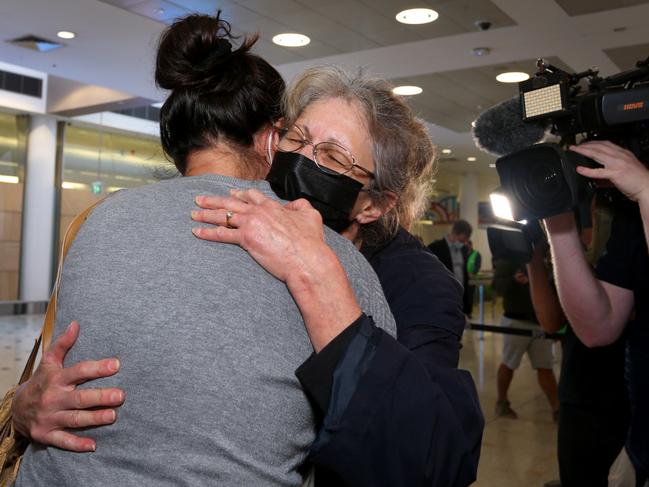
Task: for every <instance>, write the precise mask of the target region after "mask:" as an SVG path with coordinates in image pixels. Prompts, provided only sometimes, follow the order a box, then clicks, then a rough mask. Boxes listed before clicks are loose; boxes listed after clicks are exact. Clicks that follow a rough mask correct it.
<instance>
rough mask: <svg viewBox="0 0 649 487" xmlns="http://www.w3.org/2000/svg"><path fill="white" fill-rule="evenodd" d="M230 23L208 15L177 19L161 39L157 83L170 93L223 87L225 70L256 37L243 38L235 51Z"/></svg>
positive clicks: (246, 49)
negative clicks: (183, 89)
mask: <svg viewBox="0 0 649 487" xmlns="http://www.w3.org/2000/svg"><path fill="white" fill-rule="evenodd" d="M231 39H234V36H233V35H232V34H231V27H230V24H229V23H228V22H227V21H225V20H222V19H221V18H220V12H219V14H218V15H217V16H216V17H211V16H207V15H189V16H187V17H184V18H182V19H179V20H177V21H176V22H174V24H172V25H171V26H170V27H169V28H168V29H167V30H166V31H165V32H164V33H163V34H162V37H161V38H160V45H159V47H158V55H157V58H156V71H155V81H156V84H157V85H158V86H159V87H161V88H163V89H167V90H175V89H180V88H192V87H196V86H198V85H207V84H213V85H218V84H220V83H219V81H220V78H221V76H222V73H223V71H224V67H226V65H227V64H228V62H229V61H230V60H231V59H232V58H233V57H240V56H241V55H242V54H244V53H246V52H248V51H249V50H250V48H251V47H252V45H253V44H254V43H255V42H256V41H257V37H254V38H252V39H244V42H243V44H242V45H241V47H239V49H237V50H235V51H232V43H231V42H230V40H231Z"/></svg>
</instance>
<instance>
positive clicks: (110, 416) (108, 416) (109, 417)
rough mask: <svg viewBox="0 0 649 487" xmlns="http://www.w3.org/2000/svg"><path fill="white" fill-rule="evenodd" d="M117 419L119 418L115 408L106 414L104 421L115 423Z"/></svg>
mask: <svg viewBox="0 0 649 487" xmlns="http://www.w3.org/2000/svg"><path fill="white" fill-rule="evenodd" d="M115 419H117V415H116V414H115V411H114V410H113V409H111V410H110V411H106V413H105V414H104V423H114V422H115Z"/></svg>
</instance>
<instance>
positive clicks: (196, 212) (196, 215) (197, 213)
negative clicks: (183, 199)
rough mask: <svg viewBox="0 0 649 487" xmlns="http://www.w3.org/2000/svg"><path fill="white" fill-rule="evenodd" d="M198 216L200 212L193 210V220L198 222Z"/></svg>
mask: <svg viewBox="0 0 649 487" xmlns="http://www.w3.org/2000/svg"><path fill="white" fill-rule="evenodd" d="M198 215H200V211H198V210H192V219H193V220H197V219H198Z"/></svg>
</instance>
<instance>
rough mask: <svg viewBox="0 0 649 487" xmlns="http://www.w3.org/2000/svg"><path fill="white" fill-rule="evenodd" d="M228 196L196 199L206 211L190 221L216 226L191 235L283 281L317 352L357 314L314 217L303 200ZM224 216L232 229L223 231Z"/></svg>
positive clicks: (255, 194) (247, 193) (249, 193)
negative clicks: (226, 246)
mask: <svg viewBox="0 0 649 487" xmlns="http://www.w3.org/2000/svg"><path fill="white" fill-rule="evenodd" d="M233 196H234V197H232V198H225V197H220V196H200V197H198V198H197V200H196V203H197V204H198V205H199V206H201V207H202V208H211V209H204V210H202V211H200V210H197V211H194V212H193V213H192V218H193V219H194V220H195V221H200V222H205V223H211V224H215V225H218V226H216V227H211V228H207V227H198V228H195V229H194V230H193V232H194V235H196V236H197V237H199V238H203V239H206V240H213V241H217V242H224V243H232V244H237V245H239V246H240V247H242V248H243V249H244V250H246V251H248V253H250V255H251V257H252V258H253V259H255V260H256V261H257V262H258V263H259V265H261V266H262V267H263V268H264V269H266V270H267V271H268V272H270V273H271V274H272V275H274V276H275V277H276V278H278V279H280V280H281V281H284V282H285V283H286V285H287V287H288V289H289V292H290V293H291V295H292V296H293V299H295V301H296V303H297V305H298V307H299V308H300V311H301V313H302V317H303V318H304V322H305V326H306V329H307V332H308V334H309V338H310V339H311V343H312V344H313V348H314V349H315V351H316V352H319V351H320V350H321V349H322V348H323V347H325V346H326V345H327V344H328V343H329V342H330V341H331V340H333V339H334V338H335V337H336V336H337V335H338V334H339V333H340V332H342V331H343V330H344V329H345V328H347V326H349V325H350V324H351V323H353V322H354V321H355V320H356V319H357V318H358V317H359V316H360V314H361V309H360V307H359V305H358V303H357V302H356V297H355V296H354V292H353V291H352V289H351V286H350V284H349V280H348V279H347V275H346V273H345V270H344V269H343V267H342V265H341V264H340V261H339V260H338V258H337V257H336V254H335V253H334V252H333V251H332V250H331V248H330V247H329V246H328V245H327V244H326V242H325V240H324V230H323V226H322V218H321V217H320V214H319V213H318V212H317V211H316V210H315V209H313V207H312V206H311V205H310V204H309V203H308V202H307V201H306V200H296V201H294V202H291V203H288V204H287V205H286V206H282V205H281V204H280V203H278V202H277V201H274V200H272V199H270V198H267V197H266V196H264V195H263V194H262V193H261V192H260V191H257V190H249V191H245V192H243V191H239V192H233ZM228 212H230V213H231V215H232V216H231V217H230V219H229V222H230V225H231V226H232V227H233V228H228V227H227V226H226V224H227V220H228V219H227V213H228Z"/></svg>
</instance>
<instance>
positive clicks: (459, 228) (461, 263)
mask: <svg viewBox="0 0 649 487" xmlns="http://www.w3.org/2000/svg"><path fill="white" fill-rule="evenodd" d="M472 231H473V228H472V227H471V224H470V223H469V222H468V221H466V220H457V221H455V222H454V223H453V226H452V227H451V231H450V232H449V233H448V234H447V235H446V236H445V237H444V238H441V239H439V240H435V241H434V242H432V243H431V244H430V245H429V246H428V248H429V249H430V251H431V252H432V253H433V254H435V255H436V256H437V258H438V259H439V260H440V261H441V262H442V264H444V265H445V266H446V268H447V269H448V270H449V271H451V272H452V273H453V275H454V276H455V278H456V279H457V280H458V282H459V283H460V284H462V286H463V288H464V292H463V297H462V302H463V311H464V314H465V315H466V316H470V315H471V308H470V305H471V303H470V300H469V272H468V271H467V267H466V264H467V260H468V257H469V254H468V251H467V247H466V243H467V242H468V241H469V239H470V238H471V232H472Z"/></svg>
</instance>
